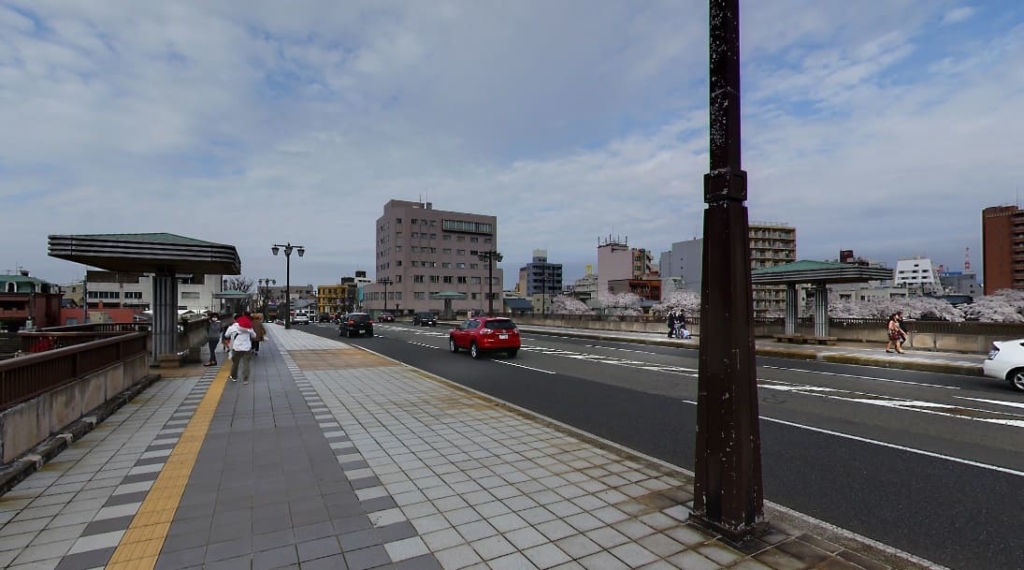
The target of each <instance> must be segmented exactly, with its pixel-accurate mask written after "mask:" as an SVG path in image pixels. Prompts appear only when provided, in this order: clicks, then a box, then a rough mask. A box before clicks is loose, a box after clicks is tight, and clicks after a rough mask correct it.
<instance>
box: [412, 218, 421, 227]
mask: <svg viewBox="0 0 1024 570" xmlns="http://www.w3.org/2000/svg"><path fill="white" fill-rule="evenodd" d="M409 223H410V224H412V225H414V226H415V225H416V224H418V223H420V221H419V220H417V219H416V218H413V219H411V220H409Z"/></svg>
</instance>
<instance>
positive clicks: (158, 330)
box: [153, 271, 178, 363]
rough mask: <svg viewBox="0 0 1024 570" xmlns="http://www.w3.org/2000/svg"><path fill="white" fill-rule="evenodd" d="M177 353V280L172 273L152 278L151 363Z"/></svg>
mask: <svg viewBox="0 0 1024 570" xmlns="http://www.w3.org/2000/svg"><path fill="white" fill-rule="evenodd" d="M177 353H178V279H177V277H175V275H174V272H173V271H171V272H167V271H158V272H157V273H156V275H154V276H153V362H154V363H159V362H160V357H162V356H167V355H174V356H175V357H177Z"/></svg>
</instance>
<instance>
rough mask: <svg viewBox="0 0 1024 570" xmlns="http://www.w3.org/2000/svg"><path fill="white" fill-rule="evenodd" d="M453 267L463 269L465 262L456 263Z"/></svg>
mask: <svg viewBox="0 0 1024 570" xmlns="http://www.w3.org/2000/svg"><path fill="white" fill-rule="evenodd" d="M455 267H456V268H457V269H465V268H466V264H465V263H456V264H455Z"/></svg>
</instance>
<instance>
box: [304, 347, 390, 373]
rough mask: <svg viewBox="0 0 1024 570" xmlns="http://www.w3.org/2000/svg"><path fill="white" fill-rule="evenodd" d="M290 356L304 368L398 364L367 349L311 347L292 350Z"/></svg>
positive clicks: (372, 366)
mask: <svg viewBox="0 0 1024 570" xmlns="http://www.w3.org/2000/svg"><path fill="white" fill-rule="evenodd" d="M288 354H289V356H291V357H292V360H294V361H295V364H296V366H298V367H299V368H300V369H302V370H338V369H344V368H377V367H381V366H398V365H399V364H398V363H397V362H395V361H394V360H391V359H389V358H385V357H382V356H380V355H378V354H374V353H372V352H369V351H366V350H351V349H332V350H322V349H311V350H290V351H288Z"/></svg>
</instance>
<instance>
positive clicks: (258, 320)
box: [252, 313, 267, 356]
mask: <svg viewBox="0 0 1024 570" xmlns="http://www.w3.org/2000/svg"><path fill="white" fill-rule="evenodd" d="M252 330H254V331H256V340H254V341H252V355H253V356H259V354H260V343H262V342H263V340H264V339H265V338H267V329H266V328H264V327H263V313H256V314H255V315H253V317H252Z"/></svg>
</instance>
